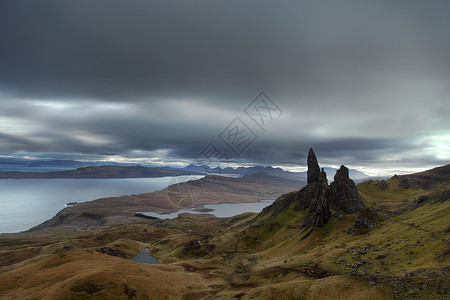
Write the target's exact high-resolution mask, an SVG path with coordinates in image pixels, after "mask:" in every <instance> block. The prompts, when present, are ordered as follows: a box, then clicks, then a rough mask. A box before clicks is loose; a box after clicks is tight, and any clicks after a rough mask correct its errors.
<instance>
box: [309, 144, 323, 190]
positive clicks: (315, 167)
mask: <svg viewBox="0 0 450 300" xmlns="http://www.w3.org/2000/svg"><path fill="white" fill-rule="evenodd" d="M307 163H308V172H307V175H308V178H307V184H311V183H313V182H317V181H319V176H320V168H319V163H318V162H317V158H316V154H315V153H314V151H313V149H312V148H310V149H309V152H308V161H307Z"/></svg>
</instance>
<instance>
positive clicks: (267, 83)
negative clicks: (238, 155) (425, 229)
mask: <svg viewBox="0 0 450 300" xmlns="http://www.w3.org/2000/svg"><path fill="white" fill-rule="evenodd" d="M448 28H450V3H449V2H448V1H428V2H424V1H395V2H394V1H347V0H345V1H299V2H290V1H276V2H269V1H245V2H242V1H131V2H130V1H128V2H125V1H28V2H25V1H2V2H1V3H0V41H1V43H2V46H1V47H0V105H1V111H0V116H2V117H3V118H5V120H6V118H7V119H8V120H9V122H12V123H11V124H16V125H15V126H18V127H21V128H22V129H23V128H25V129H23V130H18V131H17V130H16V131H13V130H8V126H7V125H4V126H1V123H0V134H1V136H0V137H1V143H0V152H14V151H20V150H24V151H28V152H34V151H38V152H70V153H73V152H80V153H85V154H95V153H111V154H117V155H127V153H130V151H133V150H136V149H137V150H143V151H154V150H158V149H168V150H169V155H171V158H179V159H191V158H192V157H193V156H195V155H196V154H197V153H198V150H199V149H201V148H202V147H203V145H204V144H205V143H207V142H208V141H209V140H210V139H212V138H214V137H215V136H216V135H217V134H218V133H219V132H220V131H221V130H222V129H223V128H224V126H226V125H227V124H228V122H230V121H231V120H232V119H233V118H234V117H235V116H237V115H239V114H241V112H242V109H243V108H244V107H245V106H246V105H247V104H248V103H249V102H250V101H251V100H252V99H253V97H254V96H255V95H256V94H257V92H259V90H266V91H267V92H268V93H269V94H270V95H271V96H272V97H273V98H274V99H275V100H276V101H277V103H279V105H280V106H282V107H283V110H284V111H285V114H284V115H283V118H281V119H280V120H277V121H276V123H274V124H273V125H272V127H271V128H270V130H269V131H268V132H267V133H265V134H264V135H261V139H259V140H258V141H257V142H256V143H255V144H254V145H253V147H252V148H250V149H249V150H248V152H246V153H245V156H244V157H243V160H244V159H245V161H254V162H256V163H268V164H269V163H286V164H293V163H295V162H296V161H298V159H299V158H300V157H301V156H302V155H304V152H305V151H306V149H307V148H308V147H309V146H310V145H312V146H315V147H316V148H318V151H319V153H322V155H323V156H324V160H325V161H328V162H330V163H333V162H334V161H335V160H336V159H338V158H339V159H345V160H348V161H351V160H353V161H354V162H355V163H358V164H360V165H364V164H375V162H376V160H377V159H380V158H381V157H386V156H389V155H390V154H392V155H394V154H397V153H402V152H403V153H408V155H409V153H416V154H417V153H418V154H417V155H418V156H417V157H418V159H422V160H423V161H424V162H425V161H426V162H427V163H430V164H436V163H442V162H445V159H443V158H442V155H441V156H439V157H437V156H436V155H433V153H432V152H433V149H432V147H433V144H432V143H431V144H430V143H428V142H427V141H428V139H427V138H429V139H431V138H432V137H433V136H436V135H441V136H446V135H447V136H448V134H449V132H448V129H449V128H450V123H449V121H448V113H450V107H449V104H448V103H449V102H450V101H449V88H448V86H449V82H450V35H449V34H448ZM39 101H41V102H42V103H46V102H47V101H53V102H59V103H67V104H68V105H72V106H71V107H69V108H62V109H60V110H55V109H54V108H52V107H51V106H50V107H48V106H45V105H44V106H39V105H36V103H39ZM101 103H104V104H105V105H106V106H102V105H101ZM107 105H110V106H111V107H112V108H111V107H108V106H107ZM114 105H116V106H117V107H115V106H114ZM8 124H9V123H8ZM24 124H25V125H24ZM26 124H31V125H29V126H28V127H26ZM12 126H14V125H12ZM430 151H431V152H430ZM438 151H439V150H436V151H435V152H434V154H436V153H437V152H438ZM421 153H422V154H421ZM430 153H431V154H430ZM167 159H169V158H167ZM397 161H398V163H399V166H401V165H402V164H406V163H407V162H406V161H407V159H406V158H405V157H399V158H398V159H397ZM420 163H421V162H418V164H420ZM409 164H412V163H409V162H408V166H409Z"/></svg>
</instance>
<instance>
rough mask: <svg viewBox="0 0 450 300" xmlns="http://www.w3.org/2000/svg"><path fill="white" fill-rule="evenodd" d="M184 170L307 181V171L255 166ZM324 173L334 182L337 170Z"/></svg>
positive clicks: (355, 172) (357, 175)
mask: <svg viewBox="0 0 450 300" xmlns="http://www.w3.org/2000/svg"><path fill="white" fill-rule="evenodd" d="M184 170H187V171H192V172H198V173H210V174H238V175H247V174H252V173H255V172H263V173H266V174H268V175H271V176H277V177H282V178H287V179H294V180H306V171H304V172H290V171H285V170H283V169H281V168H274V167H271V166H265V167H263V166H255V167H238V168H231V167H228V168H220V167H216V168H210V167H208V166H198V165H193V164H191V165H188V166H187V167H185V168H184ZM324 171H325V172H326V173H327V174H328V177H329V180H330V181H332V180H333V177H334V174H335V173H336V171H337V169H335V168H329V167H325V168H324ZM349 174H350V175H349V176H350V178H352V179H353V180H358V181H359V180H361V179H367V178H369V177H370V176H369V175H367V174H365V173H363V172H361V171H358V170H355V169H349Z"/></svg>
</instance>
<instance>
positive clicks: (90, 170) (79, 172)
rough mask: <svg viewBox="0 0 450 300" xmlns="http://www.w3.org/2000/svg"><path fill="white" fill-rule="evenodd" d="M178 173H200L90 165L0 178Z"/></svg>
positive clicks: (150, 176)
mask: <svg viewBox="0 0 450 300" xmlns="http://www.w3.org/2000/svg"><path fill="white" fill-rule="evenodd" d="M180 175H200V173H196V172H192V171H188V170H182V169H174V168H168V167H161V168H157V167H142V166H99V167H97V166H91V167H82V168H78V169H76V170H66V171H51V172H18V171H13V172H0V179H57V178H73V179H101V178H153V177H166V176H180Z"/></svg>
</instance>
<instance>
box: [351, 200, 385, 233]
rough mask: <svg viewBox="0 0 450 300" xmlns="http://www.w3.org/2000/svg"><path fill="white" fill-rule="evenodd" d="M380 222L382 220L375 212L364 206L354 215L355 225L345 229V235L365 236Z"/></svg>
mask: <svg viewBox="0 0 450 300" xmlns="http://www.w3.org/2000/svg"><path fill="white" fill-rule="evenodd" d="M382 221H383V218H381V216H380V215H379V214H378V213H377V212H376V211H374V210H373V209H371V208H368V207H365V206H364V207H363V208H362V209H361V210H360V211H359V212H358V214H357V215H356V217H355V223H354V224H353V225H350V227H349V228H348V229H347V233H349V234H353V235H358V234H366V233H368V232H369V231H371V230H372V229H374V228H376V227H378V226H379V224H380V223H381V222H382Z"/></svg>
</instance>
